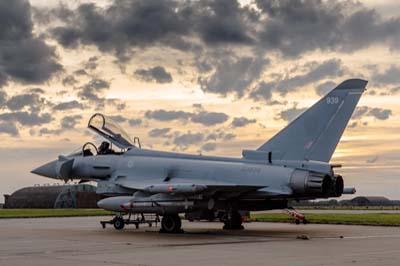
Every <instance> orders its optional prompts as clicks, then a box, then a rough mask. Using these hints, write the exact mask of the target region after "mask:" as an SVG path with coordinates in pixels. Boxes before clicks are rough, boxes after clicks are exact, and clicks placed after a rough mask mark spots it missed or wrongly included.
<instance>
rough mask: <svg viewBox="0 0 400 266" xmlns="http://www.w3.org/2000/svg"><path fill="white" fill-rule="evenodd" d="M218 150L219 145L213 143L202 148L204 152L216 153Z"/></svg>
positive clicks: (208, 143)
mask: <svg viewBox="0 0 400 266" xmlns="http://www.w3.org/2000/svg"><path fill="white" fill-rule="evenodd" d="M216 148H217V144H216V143H213V142H207V143H204V144H203V146H201V150H203V151H214V150H215V149H216Z"/></svg>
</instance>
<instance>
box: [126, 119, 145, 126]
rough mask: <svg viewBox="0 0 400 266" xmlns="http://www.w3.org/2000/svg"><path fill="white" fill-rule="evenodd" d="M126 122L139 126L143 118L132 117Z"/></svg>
mask: <svg viewBox="0 0 400 266" xmlns="http://www.w3.org/2000/svg"><path fill="white" fill-rule="evenodd" d="M128 123H129V125H131V126H140V125H141V124H142V123H143V120H142V119H140V118H132V119H129V120H128Z"/></svg>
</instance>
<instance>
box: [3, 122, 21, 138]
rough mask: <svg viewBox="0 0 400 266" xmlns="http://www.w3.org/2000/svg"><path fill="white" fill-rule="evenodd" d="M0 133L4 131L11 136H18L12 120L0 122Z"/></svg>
mask: <svg viewBox="0 0 400 266" xmlns="http://www.w3.org/2000/svg"><path fill="white" fill-rule="evenodd" d="M0 133H6V134H9V135H10V136H13V137H17V136H19V131H18V128H17V126H16V125H15V122H14V121H4V122H0Z"/></svg>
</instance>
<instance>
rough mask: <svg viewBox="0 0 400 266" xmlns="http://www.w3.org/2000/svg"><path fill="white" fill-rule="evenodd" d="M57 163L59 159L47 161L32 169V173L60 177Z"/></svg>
mask: <svg viewBox="0 0 400 266" xmlns="http://www.w3.org/2000/svg"><path fill="white" fill-rule="evenodd" d="M56 163H57V161H52V162H49V163H46V164H44V165H41V166H39V167H38V168H36V169H33V170H32V171H31V173H32V174H37V175H41V176H45V177H50V178H54V179H58V178H57V173H56Z"/></svg>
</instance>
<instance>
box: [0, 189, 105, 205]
mask: <svg viewBox="0 0 400 266" xmlns="http://www.w3.org/2000/svg"><path fill="white" fill-rule="evenodd" d="M100 199H101V196H100V195H98V194H96V187H95V186H92V185H88V184H76V185H52V186H33V187H26V188H22V189H19V190H17V191H15V192H14V193H12V194H11V195H4V206H3V207H4V208H5V209H20V208H26V209H30V208H40V209H52V208H56V209H59V208H97V201H99V200H100Z"/></svg>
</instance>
